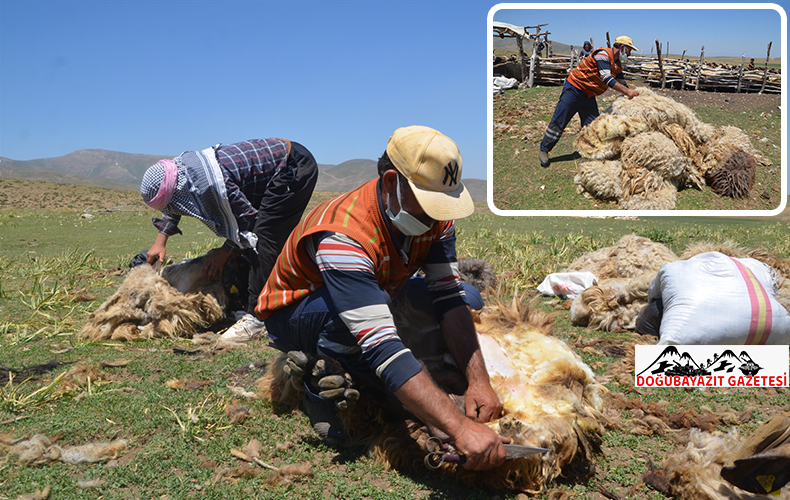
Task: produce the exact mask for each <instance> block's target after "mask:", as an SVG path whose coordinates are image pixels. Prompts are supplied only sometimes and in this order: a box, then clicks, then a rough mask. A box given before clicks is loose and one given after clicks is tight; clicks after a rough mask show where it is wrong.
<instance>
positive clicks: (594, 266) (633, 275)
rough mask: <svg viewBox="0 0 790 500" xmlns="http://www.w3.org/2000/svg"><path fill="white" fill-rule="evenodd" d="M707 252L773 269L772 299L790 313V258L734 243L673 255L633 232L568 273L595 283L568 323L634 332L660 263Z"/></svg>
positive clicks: (698, 245)
mask: <svg viewBox="0 0 790 500" xmlns="http://www.w3.org/2000/svg"><path fill="white" fill-rule="evenodd" d="M706 252H720V253H723V254H725V255H728V256H730V257H736V258H744V257H750V258H753V259H756V260H759V261H760V262H762V263H764V264H766V265H768V266H770V267H771V268H772V269H773V270H774V272H775V273H776V278H777V280H776V290H775V292H776V300H777V301H778V302H779V303H780V304H781V305H782V306H783V307H784V308H785V309H787V310H788V311H790V259H784V258H781V257H778V256H776V255H774V254H771V253H770V252H768V251H767V250H765V249H764V248H758V249H756V250H751V251H748V250H745V249H743V248H741V247H739V246H738V245H736V244H734V243H724V244H713V243H705V242H700V243H695V244H693V245H691V246H689V247H688V248H686V250H685V251H684V252H683V253H682V254H681V255H680V257H678V256H677V255H675V253H674V252H672V250H670V249H669V248H667V247H666V246H665V245H663V244H661V243H657V242H654V241H652V240H650V239H649V238H644V237H641V236H636V235H634V234H631V235H626V236H623V237H622V238H621V239H620V240H619V241H618V242H617V244H616V245H614V246H611V247H606V248H601V249H599V250H595V251H593V252H590V253H588V254H585V255H582V256H581V257H579V258H578V259H576V260H575V261H574V262H573V263H571V264H570V265H569V266H568V268H567V269H566V271H567V272H574V271H589V272H591V273H593V274H594V275H595V277H596V278H597V279H598V283H597V284H596V285H594V286H592V287H590V288H587V289H586V290H584V292H582V294H581V295H580V296H579V297H577V298H576V299H574V301H573V303H572V305H571V321H572V322H573V323H574V324H575V325H579V326H586V327H588V328H590V329H592V330H606V331H614V330H618V329H626V330H633V329H634V327H635V324H636V319H637V318H638V317H639V314H640V313H641V312H642V309H644V308H645V306H646V305H647V292H648V289H649V287H650V282H651V281H652V280H653V278H654V277H655V276H656V274H657V273H658V271H659V269H661V266H663V265H664V264H666V263H668V262H674V261H676V260H687V259H690V258H691V257H694V256H695V255H699V254H702V253H706Z"/></svg>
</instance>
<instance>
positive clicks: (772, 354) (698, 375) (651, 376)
mask: <svg viewBox="0 0 790 500" xmlns="http://www.w3.org/2000/svg"><path fill="white" fill-rule="evenodd" d="M788 353H790V346H786V345H686V346H684V345H670V346H663V345H637V346H636V353H635V354H636V357H635V370H634V376H635V379H636V383H635V386H636V387H788Z"/></svg>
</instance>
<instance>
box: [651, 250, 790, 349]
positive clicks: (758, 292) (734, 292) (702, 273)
mask: <svg viewBox="0 0 790 500" xmlns="http://www.w3.org/2000/svg"><path fill="white" fill-rule="evenodd" d="M774 295H775V278H774V275H773V272H772V269H771V268H770V267H768V266H767V265H765V264H763V263H762V262H760V261H758V260H755V259H749V258H745V259H736V258H731V257H728V256H726V255H724V254H722V253H719V252H708V253H703V254H699V255H696V256H694V257H692V258H690V259H688V260H678V261H675V262H670V263H667V264H664V266H663V267H661V270H659V271H658V274H657V275H656V277H655V278H654V279H653V281H652V282H651V283H650V290H649V291H648V301H649V302H652V301H654V300H656V299H660V300H662V301H663V303H664V314H663V317H662V318H661V327H660V330H659V333H660V336H661V338H660V341H659V344H679V345H695V344H712V345H727V344H732V345H749V344H790V316H788V314H787V311H786V310H785V309H784V308H783V307H782V306H781V305H780V304H779V302H777V301H776V299H775V298H774Z"/></svg>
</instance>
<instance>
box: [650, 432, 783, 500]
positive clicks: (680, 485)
mask: <svg viewBox="0 0 790 500" xmlns="http://www.w3.org/2000/svg"><path fill="white" fill-rule="evenodd" d="M741 444H742V439H741V438H740V437H739V436H738V431H737V429H733V430H731V431H730V432H728V433H727V434H722V433H718V432H714V433H708V432H703V431H701V430H699V429H691V432H690V433H689V442H688V444H687V445H686V447H685V448H681V449H679V450H678V451H675V452H674V453H672V454H670V455H669V456H667V458H666V459H665V460H664V464H663V469H664V471H665V473H666V478H667V482H668V483H669V490H670V493H671V494H672V495H673V497H675V498H678V499H679V500H727V499H739V500H757V499H765V500H767V499H769V498H775V499H782V500H787V499H790V489H788V488H782V489H781V491H780V492H779V493H778V494H777V495H775V496H769V495H759V494H755V493H749V492H747V491H745V490H742V489H740V488H738V487H737V486H734V485H732V484H730V483H729V482H727V481H725V480H724V479H723V478H722V476H721V469H722V467H723V466H725V465H728V464H731V463H732V461H733V459H735V458H737V455H736V454H737V452H738V450H739V448H740V447H741Z"/></svg>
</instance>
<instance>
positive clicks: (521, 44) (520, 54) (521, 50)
mask: <svg viewBox="0 0 790 500" xmlns="http://www.w3.org/2000/svg"><path fill="white" fill-rule="evenodd" d="M516 43H518V65H519V66H520V67H521V81H522V82H524V79H525V78H526V76H527V75H526V74H525V72H526V69H525V68H524V40H523V38H522V37H521V35H516Z"/></svg>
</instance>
